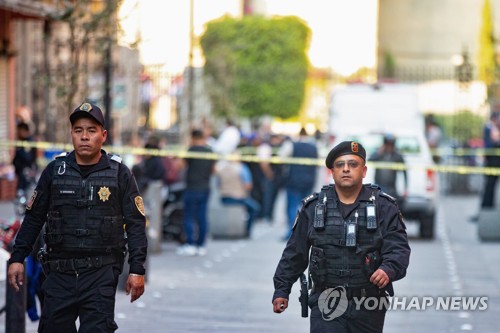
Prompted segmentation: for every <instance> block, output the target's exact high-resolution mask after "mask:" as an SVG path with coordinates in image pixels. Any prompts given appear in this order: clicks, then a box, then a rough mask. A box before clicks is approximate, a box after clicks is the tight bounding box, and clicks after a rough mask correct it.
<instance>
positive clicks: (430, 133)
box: [425, 114, 443, 163]
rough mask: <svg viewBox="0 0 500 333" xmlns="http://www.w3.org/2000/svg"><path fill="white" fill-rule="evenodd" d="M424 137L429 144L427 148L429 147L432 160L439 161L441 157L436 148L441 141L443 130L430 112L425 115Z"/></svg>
mask: <svg viewBox="0 0 500 333" xmlns="http://www.w3.org/2000/svg"><path fill="white" fill-rule="evenodd" d="M425 137H426V139H427V143H428V144H429V148H431V151H432V158H433V160H434V162H435V163H439V162H440V161H441V158H440V156H439V155H438V152H437V149H438V148H439V145H440V143H441V139H442V137H443V131H442V130H441V127H440V126H439V124H438V123H437V121H436V119H435V118H434V115H432V114H429V115H427V116H426V117H425Z"/></svg>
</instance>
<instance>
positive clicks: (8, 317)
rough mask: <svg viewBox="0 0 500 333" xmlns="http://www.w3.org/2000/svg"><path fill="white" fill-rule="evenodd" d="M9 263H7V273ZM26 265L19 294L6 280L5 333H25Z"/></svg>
mask: <svg viewBox="0 0 500 333" xmlns="http://www.w3.org/2000/svg"><path fill="white" fill-rule="evenodd" d="M8 271H9V263H8V262H7V272H8ZM27 282H28V281H27V279H26V263H24V283H23V285H22V286H19V292H16V291H15V290H14V288H12V287H11V286H10V284H9V283H8V279H7V287H6V293H5V333H25V332H26V284H27Z"/></svg>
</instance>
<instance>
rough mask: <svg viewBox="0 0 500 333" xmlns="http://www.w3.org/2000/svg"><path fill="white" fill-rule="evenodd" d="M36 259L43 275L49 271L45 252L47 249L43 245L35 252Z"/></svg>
mask: <svg viewBox="0 0 500 333" xmlns="http://www.w3.org/2000/svg"><path fill="white" fill-rule="evenodd" d="M37 259H38V261H39V262H40V265H41V266H42V271H43V273H44V274H45V275H47V274H48V273H49V263H48V261H49V254H48V253H47V249H46V248H45V247H41V248H40V250H38V253H37Z"/></svg>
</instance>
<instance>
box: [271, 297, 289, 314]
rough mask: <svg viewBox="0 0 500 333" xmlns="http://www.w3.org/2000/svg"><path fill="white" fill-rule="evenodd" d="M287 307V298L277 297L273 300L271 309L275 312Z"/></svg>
mask: <svg viewBox="0 0 500 333" xmlns="http://www.w3.org/2000/svg"><path fill="white" fill-rule="evenodd" d="M287 307H288V300H287V299H286V298H282V297H278V298H276V299H275V300H274V301H273V311H274V312H275V313H282V312H283V311H285V309H286V308H287Z"/></svg>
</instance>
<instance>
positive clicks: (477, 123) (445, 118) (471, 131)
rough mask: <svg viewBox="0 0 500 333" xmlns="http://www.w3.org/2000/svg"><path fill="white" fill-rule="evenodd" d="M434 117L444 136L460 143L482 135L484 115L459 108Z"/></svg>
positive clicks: (464, 143) (463, 143)
mask: <svg viewBox="0 0 500 333" xmlns="http://www.w3.org/2000/svg"><path fill="white" fill-rule="evenodd" d="M436 119H437V122H438V123H439V125H440V126H441V127H442V129H443V132H444V134H445V136H446V137H448V138H450V139H452V140H453V141H455V142H456V143H460V144H461V145H466V144H467V142H468V141H469V140H471V139H480V138H482V136H483V132H482V131H483V125H484V117H482V116H479V115H477V114H475V113H473V112H471V111H468V110H461V111H459V112H457V113H455V114H451V115H438V116H436Z"/></svg>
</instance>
